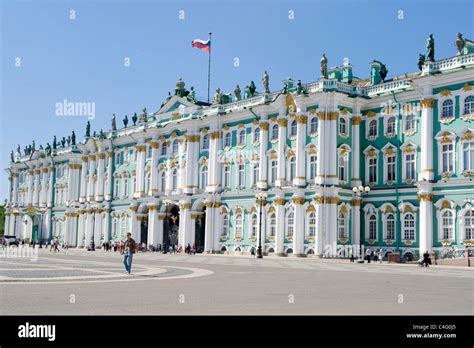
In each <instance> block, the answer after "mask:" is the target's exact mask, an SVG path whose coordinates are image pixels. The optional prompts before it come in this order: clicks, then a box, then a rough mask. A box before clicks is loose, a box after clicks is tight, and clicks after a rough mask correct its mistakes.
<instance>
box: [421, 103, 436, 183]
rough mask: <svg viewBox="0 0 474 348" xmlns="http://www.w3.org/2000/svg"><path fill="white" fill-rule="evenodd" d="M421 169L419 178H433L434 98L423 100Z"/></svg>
mask: <svg viewBox="0 0 474 348" xmlns="http://www.w3.org/2000/svg"><path fill="white" fill-rule="evenodd" d="M420 103H421V108H422V109H421V145H420V149H421V171H420V173H419V175H418V180H420V181H422V180H433V178H434V169H433V150H434V147H433V103H434V99H433V98H426V99H422V100H421V102H420Z"/></svg>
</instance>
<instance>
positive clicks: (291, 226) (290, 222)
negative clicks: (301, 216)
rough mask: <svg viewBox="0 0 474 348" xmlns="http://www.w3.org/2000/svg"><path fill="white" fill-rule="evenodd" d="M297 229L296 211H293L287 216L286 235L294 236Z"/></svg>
mask: <svg viewBox="0 0 474 348" xmlns="http://www.w3.org/2000/svg"><path fill="white" fill-rule="evenodd" d="M294 231H295V213H293V212H292V211H291V212H289V213H288V215H287V216H286V231H285V232H286V236H287V237H293V233H294Z"/></svg>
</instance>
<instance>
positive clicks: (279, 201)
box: [275, 198, 286, 205]
mask: <svg viewBox="0 0 474 348" xmlns="http://www.w3.org/2000/svg"><path fill="white" fill-rule="evenodd" d="M285 203H286V201H285V200H284V199H283V198H277V199H275V204H276V205H285Z"/></svg>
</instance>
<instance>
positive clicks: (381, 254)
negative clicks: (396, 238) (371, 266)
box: [379, 249, 383, 263]
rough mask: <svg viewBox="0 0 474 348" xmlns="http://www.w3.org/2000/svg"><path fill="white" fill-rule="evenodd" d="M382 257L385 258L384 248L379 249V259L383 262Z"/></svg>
mask: <svg viewBox="0 0 474 348" xmlns="http://www.w3.org/2000/svg"><path fill="white" fill-rule="evenodd" d="M382 258H383V253H382V249H380V250H379V261H380V263H382Z"/></svg>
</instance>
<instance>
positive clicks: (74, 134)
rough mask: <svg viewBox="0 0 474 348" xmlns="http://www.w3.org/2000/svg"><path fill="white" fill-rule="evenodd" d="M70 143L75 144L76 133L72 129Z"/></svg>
mask: <svg viewBox="0 0 474 348" xmlns="http://www.w3.org/2000/svg"><path fill="white" fill-rule="evenodd" d="M71 143H72V145H73V146H74V145H76V133H74V131H72V134H71Z"/></svg>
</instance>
